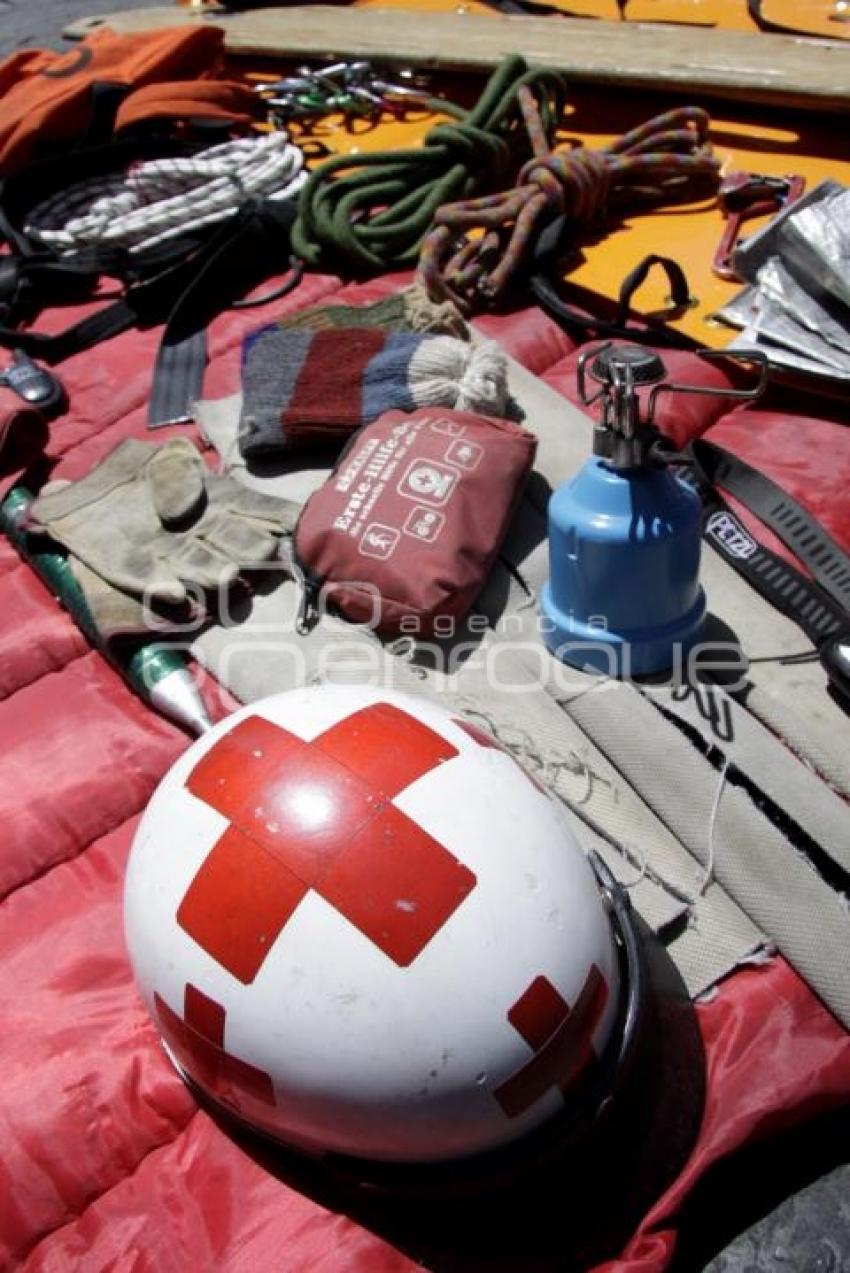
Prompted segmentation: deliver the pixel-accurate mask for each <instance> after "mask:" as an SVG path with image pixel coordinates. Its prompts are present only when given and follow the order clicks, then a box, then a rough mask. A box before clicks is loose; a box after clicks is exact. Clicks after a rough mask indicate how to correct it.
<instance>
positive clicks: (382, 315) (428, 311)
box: [278, 283, 469, 340]
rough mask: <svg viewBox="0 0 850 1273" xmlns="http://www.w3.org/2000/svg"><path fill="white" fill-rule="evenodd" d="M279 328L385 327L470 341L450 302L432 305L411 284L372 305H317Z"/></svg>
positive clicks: (419, 287) (417, 286)
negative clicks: (440, 334) (438, 333)
mask: <svg viewBox="0 0 850 1273" xmlns="http://www.w3.org/2000/svg"><path fill="white" fill-rule="evenodd" d="M278 326H280V327H297V328H304V327H309V328H311V329H312V330H318V329H319V328H322V327H386V328H388V329H389V330H391V331H415V332H426V331H432V332H443V333H445V334H446V335H450V336H457V337H458V339H459V340H468V339H469V328H468V327H467V325H466V323H465V322H464V321H463V318H462V316H461V313H460V310H458V309H457V308H456V307H455V306H454V305H453V304H452V302H451V301H442V302H440V303H437V302H435V301H432V300H431V299H430V298H429V296H428V293H427V291H426V290H425V288H424V286H423V285H422V284H421V283H411V284H410V286H409V287H404V288H402V289H401V291H399V292H393V294H392V295H391V296H385V297H383V299H382V300H379V301H374V302H373V303H372V304H371V305H317V306H315V307H314V308H313V309H307V310H303V311H302V312H301V313H298V314H293V315H289V316H287V317H286V318H282V319H280V320H279V322H278Z"/></svg>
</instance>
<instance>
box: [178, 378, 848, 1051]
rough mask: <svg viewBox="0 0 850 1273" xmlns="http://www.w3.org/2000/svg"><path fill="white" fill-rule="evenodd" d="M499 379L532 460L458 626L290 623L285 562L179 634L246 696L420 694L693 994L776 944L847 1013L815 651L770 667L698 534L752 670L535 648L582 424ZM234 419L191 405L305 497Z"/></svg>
mask: <svg viewBox="0 0 850 1273" xmlns="http://www.w3.org/2000/svg"><path fill="white" fill-rule="evenodd" d="M509 378H510V388H511V392H512V394H513V395H514V397H515V398H516V400H517V401H518V403H519V404H520V405H521V407H522V408H523V410H524V412H525V415H526V421H525V423H526V424H527V426H528V427H530V428H532V429H533V430H534V431H535V432H536V434H537V436H538V438H539V450H538V457H537V465H536V470H535V473H534V474H533V475H532V478H531V480H530V482H529V485H528V488H527V491H526V495H525V498H524V499H523V501H522V504H521V506H520V509H519V511H518V514H517V516H516V518H515V520H514V523H513V526H512V529H511V531H510V533H509V536H508V538H507V540H506V542H505V544H504V546H503V549H502V553H501V555H500V558H499V560H498V561H497V563H496V566H495V567H494V569H493V570H492V572H491V574H490V576H489V578H488V581H487V585H486V587H485V589H484V591H483V593H482V594H481V596H480V597H479V599H478V602H477V604H476V607H475V610H474V611H473V613H472V614H471V615H470V616H468V618H467V620H466V622H465V623H464V624H462V625H461V627H460V629H459V630H458V631H456V632H454V633H453V634H452V635H451V637H447V638H446V639H444V640H441V641H440V640H438V641H433V642H431V643H427V644H421V643H420V644H414V643H412V642H411V641H408V640H401V641H397V642H395V643H394V644H391V645H387V644H383V643H381V642H380V641H379V640H378V639H377V638H376V637H375V636H374V634H373V633H372V632H370V631H369V630H367V629H364V628H356V627H353V626H352V625H350V624H346V623H344V622H342V621H341V620H339V619H337V618H334V617H333V616H330V615H325V616H323V618H322V619H321V621H320V623H319V624H318V625H317V626H316V627H315V628H314V629H313V630H312V631H311V632H310V633H309V634H308V635H306V636H301V635H298V634H297V633H296V631H295V618H296V614H297V610H298V606H299V603H300V586H299V584H298V582H297V581H296V580H295V579H294V578H292V577H291V576H290V575H289V574H288V573H286V568H285V566H284V567H283V569H282V570H281V571H276V572H274V573H272V572H270V576H269V580H268V583H267V585H266V586H261V587H259V588H258V590H257V593H256V594H255V595H254V597H253V598H252V599H251V601H250V602H246V603H244V605H243V607H242V608H241V609H240V610H238V611H237V612H236V613H234V614H233V615H232V616H231V618H230V621H229V622H228V623H227V624H224V625H219V626H216V627H214V628H211V629H209V630H208V631H206V632H204V633H203V634H202V635H201V636H199V637H198V638H197V639H196V640H195V642H194V644H193V647H192V648H193V652H194V654H195V655H196V657H197V658H198V660H199V661H200V662H201V663H202V664H204V665H205V666H207V667H208V668H209V669H210V670H211V671H212V672H214V673H215V675H216V676H217V677H218V678H219V679H220V680H222V681H223V682H224V683H225V684H226V685H227V686H228V687H229V689H230V690H231V691H232V692H233V693H234V694H235V695H236V697H237V698H239V699H241V700H242V701H245V702H249V701H252V700H255V699H257V698H259V697H262V696H263V695H266V694H269V693H272V692H275V691H278V690H283V689H287V688H291V687H293V686H295V685H297V684H301V683H344V682H352V681H369V682H371V683H374V684H383V685H387V686H389V687H392V688H395V689H399V690H402V691H407V692H411V693H414V694H425V695H428V696H433V697H436V698H438V699H439V700H440V701H442V702H443V703H446V704H448V705H449V706H451V708H452V709H453V710H457V711H460V712H462V713H464V714H466V715H467V716H469V717H470V718H471V719H473V720H475V721H477V722H478V723H479V724H481V725H482V726H484V727H485V728H487V729H489V730H490V731H491V732H492V733H493V734H494V735H495V736H496V737H497V738H498V739H499V740H500V741H501V742H502V743H503V744H504V745H505V746H506V747H508V748H509V749H510V750H511V751H512V752H513V754H514V755H515V756H516V758H517V759H518V760H519V761H520V762H521V763H522V764H523V765H525V766H526V767H527V768H528V769H529V770H531V771H532V772H534V773H536V774H537V775H539V777H540V778H542V779H543V781H544V782H545V783H547V784H548V785H549V787H550V789H551V790H552V791H553V792H554V793H555V794H556V795H557V796H558V797H559V798H560V799H561V800H562V801H563V802H564V805H565V807H566V809H567V811H568V813H569V816H570V819H571V821H572V823H573V826H574V828H575V831H576V834H577V837H578V839H579V841H580V842H581V844H582V845H583V846H584V847H585V848H586V849H591V848H593V849H596V850H597V851H598V852H599V853H600V854H601V855H602V856H603V858H604V859H605V861H606V862H607V863H608V865H609V866H610V868H611V869H612V871H613V872H614V874H615V875H616V876H617V878H618V879H619V880H621V882H622V883H623V884H624V886H625V887H626V888H628V889H629V891H630V894H631V897H632V900H633V903H634V906H635V908H636V909H637V910H638V911H639V912H640V914H641V915H642V916H643V918H644V919H645V920H646V921H647V923H648V924H649V925H650V926H651V927H652V928H653V929H654V930H655V932H656V933H657V934H658V936H659V937H660V938H661V940H663V941H664V942H665V944H666V945H667V947H668V949H669V951H670V953H671V955H672V956H673V958H674V959H675V961H676V963H677V964H678V966H679V969H680V971H681V973H682V975H683V977H684V979H685V981H686V984H687V985H688V987H689V989H690V990H691V992H692V993H693V994H694V995H698V994H700V993H704V992H707V991H708V990H710V988H711V987H712V986H713V985H714V984H715V983H716V982H717V981H718V980H719V979H720V978H721V977H723V976H724V975H725V974H726V973H727V972H729V971H730V970H731V969H732V968H734V967H735V966H736V965H738V964H741V963H743V962H746V961H748V960H752V959H762V958H767V957H769V955H770V952H771V951H772V950H773V949H774V947H775V948H778V949H779V950H781V951H782V953H783V954H784V955H785V956H786V957H787V958H788V959H789V961H790V962H791V963H792V964H794V966H795V967H796V968H797V969H798V970H799V971H800V972H801V974H802V975H803V976H804V977H805V978H806V979H807V980H808V982H809V983H810V985H811V986H812V987H813V988H814V989H815V990H816V991H817V992H818V993H819V994H820V995H821V996H822V997H823V999H824V1000H825V1001H826V1002H827V1003H828V1004H829V1005H830V1007H831V1008H832V1009H833V1011H834V1012H835V1013H836V1014H837V1015H838V1016H839V1017H840V1019H841V1020H842V1021H843V1022H844V1024H845V1025H848V1026H850V978H848V977H847V974H846V969H847V967H848V966H850V909H848V906H847V903H846V900H845V899H844V897H843V896H842V895H841V894H840V892H839V891H838V890H837V889H836V887H834V886H833V885H834V879H835V877H840V876H841V874H842V872H848V871H850V817H848V814H847V807H846V804H845V802H844V799H843V798H842V796H846V797H850V721H848V719H847V717H846V716H845V715H844V714H843V712H842V711H841V710H840V709H839V708H838V707H837V706H836V705H835V704H834V703H832V701H831V700H830V699H829V698H828V696H827V695H826V693H825V686H826V678H825V675H824V673H823V670H822V669H821V668H820V665H819V664H793V665H784V664H782V663H781V662H780V661H779V660H780V658H781V657H782V656H783V655H791V654H794V653H797V652H798V651H799V650H800V647H801V639H800V634H799V631H798V629H797V628H796V626H795V625H794V624H792V623H791V622H790V621H788V620H785V619H784V618H783V617H782V616H781V615H778V614H777V613H776V612H775V611H774V610H773V609H772V608H771V607H770V606H769V605H768V604H767V603H766V602H764V601H762V600H761V598H759V597H758V595H757V594H756V593H754V592H753V591H752V589H750V588H749V587H748V585H747V584H746V583H745V582H744V581H743V580H742V579H741V578H740V577H739V576H737V575H736V574H735V573H734V572H733V571H732V570H731V569H730V568H729V567H728V566H727V565H726V564H725V562H723V561H722V559H721V558H719V557H718V556H717V555H716V554H715V553H714V552H713V551H712V550H711V549H710V548H708V547H705V548H704V554H703V582H704V585H705V588H706V591H707V594H708V599H709V608H710V611H711V612H712V614H713V616H715V618H714V619H713V620H712V623H713V624H714V628H715V629H716V631H717V632H719V633H721V636H722V637H723V638H724V639H725V643H726V647H727V650H728V645H729V641H730V639H731V641H732V642H733V643H734V638H735V637H736V636H737V638H739V640H740V643H741V645H742V646H743V649H744V650H745V652H746V654H747V655H748V656H749V657H750V658H751V659H753V660H756V659H765V658H768V659H770V661H769V662H752V663H751V664H750V667H749V670H748V671H747V672H746V673H745V674H744V675H742V676H741V675H739V677H738V683H737V684H733V685H732V686H731V687H729V686H727V687H725V688H724V685H723V684H721V681H722V679H723V674H722V673H721V672H718V675H717V677H716V678H713V679H711V680H708V681H704V682H697V683H695V684H694V685H693V686H690V685H688V684H687V682H686V680H685V679H683V678H682V677H678V678H675V677H674V678H673V679H669V680H666V681H664V682H663V683H661V682H659V683H653V684H645V683H644V684H641V685H640V686H638V685H635V684H629V683H621V682H618V681H614V680H611V679H608V678H601V677H596V676H590V675H588V674H585V673H582V672H579V671H577V670H575V669H574V668H571V667H568V666H566V665H565V664H562V663H560V662H559V661H558V660H556V659H554V658H553V657H552V656H551V655H550V654H549V653H548V652H547V650H546V649H545V646H544V644H543V641H542V639H541V635H540V628H539V616H538V609H537V596H538V594H539V591H540V589H541V587H542V584H543V582H544V581H545V578H546V575H547V572H548V550H547V543H546V504H547V500H548V496H549V493H550V491H551V489H553V488H555V487H556V486H558V485H559V484H560V483H561V482H563V481H564V480H565V479H567V478H568V477H569V476H570V475H571V474H572V473H574V472H575V471H576V470H577V469H578V468H579V467H580V465H581V464H582V463H583V462H584V460H585V459H586V458H587V456H588V454H589V452H590V447H591V427H592V425H591V421H590V420H589V419H588V418H587V417H586V416H585V415H584V414H583V413H581V412H580V411H579V410H578V409H577V408H575V407H573V406H572V405H571V404H570V403H569V402H567V401H566V400H565V399H564V398H562V397H561V396H560V395H559V394H557V393H556V392H555V391H554V390H552V389H550V388H549V387H548V386H547V385H545V384H544V383H543V382H542V381H540V380H538V379H537V378H536V377H535V376H533V375H532V374H531V373H530V372H528V371H526V370H525V369H524V368H522V367H521V366H519V364H517V363H515V362H513V361H510V360H509ZM238 411H239V403H238V395H237V399H231V400H224V401H222V402H220V403H216V404H203V403H202V404H198V411H197V417H198V420H199V423H200V425H201V428H202V430H203V431H204V432H205V433H206V435H207V437H208V439H209V440H210V441H211V442H212V443H213V444H214V445H215V447H216V449H217V450H218V451H219V454H220V455H221V456H222V457H223V458H224V461H225V463H226V464H227V465H228V466H235V467H234V469H233V471H234V473H235V474H236V475H238V476H241V477H242V478H243V480H246V481H248V482H249V483H251V484H257V483H259V484H261V486H262V489H264V490H267V491H270V492H272V493H278V494H284V495H286V496H287V497H288V498H304V496H305V495H306V494H308V493H309V490H311V489H313V488H314V487H315V486H316V485H317V484H318V482H320V481H321V480H322V477H323V476H324V471H323V470H322V469H321V468H320V467H315V468H313V469H309V468H307V469H304V468H300V469H298V470H297V471H295V470H291V471H278V472H277V473H275V474H274V475H271V474H265V475H258V474H257V473H256V472H254V473H248V472H247V471H246V470H244V467H242V462H241V459H240V457H239V456H238V453H237V452H236V450H235V447H234V445H233V442H234V437H235V429H236V423H237V421H238ZM296 573H297V572H296ZM721 620H722V623H723V624H725V625H727V628H725V629H724V628H721V626H720V622H719V621H721ZM728 629H731V631H732V633H733V636H732V637H731V638H729V634H728ZM710 630H711V629H710ZM712 639H714V638H713V637H712ZM717 640H718V642H719V644H718V655H719V656H720V655H722V654H724V651H723V650H722V649H721V648H720V646H721V644H722V643H723V642H722V641H721V639H720V637H718V638H717ZM719 662H722V659H720V658H719Z"/></svg>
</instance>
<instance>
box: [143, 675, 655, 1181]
mask: <svg viewBox="0 0 850 1273" xmlns="http://www.w3.org/2000/svg"><path fill="white" fill-rule="evenodd" d="M126 932H127V943H128V948H129V951H130V957H131V960H132V964H133V968H134V971H135V975H136V978H137V980H138V983H139V986H140V988H141V991H142V994H143V996H144V998H145V1000H146V1002H147V1005H148V1008H149V1009H150V1011H151V1014H152V1015H153V1017H154V1020H155V1021H156V1023H157V1025H158V1028H159V1030H160V1032H161V1034H162V1037H163V1040H164V1043H165V1045H166V1048H167V1050H168V1053H169V1055H170V1057H171V1059H172V1060H173V1061H174V1063H175V1065H176V1066H177V1068H178V1069H179V1070H180V1071H181V1073H182V1074H183V1075H184V1076H185V1077H186V1078H187V1079H188V1080H189V1081H190V1082H191V1083H192V1084H193V1085H194V1086H195V1087H196V1088H197V1089H198V1090H199V1091H200V1092H201V1093H203V1094H204V1095H205V1096H207V1097H208V1098H210V1099H212V1100H213V1101H214V1102H216V1103H217V1104H218V1105H220V1106H223V1107H225V1108H226V1109H227V1110H228V1111H230V1112H231V1113H233V1114H235V1115H237V1117H239V1118H240V1119H241V1120H243V1121H244V1122H246V1123H248V1124H249V1125H251V1126H253V1127H254V1128H256V1129H258V1130H260V1131H262V1132H264V1133H266V1134H268V1135H270V1136H272V1137H274V1138H276V1139H277V1140H279V1141H282V1142H284V1143H285V1144H287V1145H289V1146H291V1147H294V1148H296V1149H299V1148H300V1149H303V1150H306V1151H308V1152H310V1153H316V1152H320V1153H324V1154H334V1155H345V1156H348V1157H352V1156H353V1157H355V1158H357V1159H359V1160H370V1161H373V1162H385V1163H394V1164H401V1163H420V1164H421V1163H432V1164H433V1163H446V1162H450V1161H453V1160H457V1159H467V1158H469V1156H470V1155H483V1154H486V1153H491V1152H492V1151H499V1150H502V1149H504V1148H505V1147H506V1146H512V1145H515V1143H516V1142H519V1141H521V1140H523V1138H526V1137H529V1136H533V1135H534V1134H536V1129H540V1128H542V1127H543V1126H544V1125H548V1124H550V1123H552V1122H553V1120H555V1121H557V1120H560V1119H563V1118H567V1117H570V1118H571V1117H573V1116H574V1115H575V1113H576V1111H577V1109H579V1108H582V1110H583V1111H586V1109H587V1106H588V1102H590V1105H591V1107H593V1108H596V1107H599V1106H601V1105H604V1104H605V1101H606V1100H607V1096H608V1094H609V1091H610V1087H611V1082H612V1074H613V1073H614V1072H615V1071H616V1069H617V1067H618V1066H619V1065H620V1064H621V1062H622V1060H623V1056H624V1053H625V1052H626V1051H627V1049H628V1046H629V1035H630V1031H631V1029H632V1026H633V1018H634V1016H635V1004H636V999H635V997H636V994H637V989H638V984H637V983H638V982H639V981H640V976H639V971H638V962H639V961H638V960H637V956H636V954H635V945H636V942H635V938H634V933H633V931H632V929H631V926H630V922H629V920H628V914H627V907H626V906H625V905H624V904H623V901H622V897H621V896H620V894H619V892H618V890H617V889H616V886H614V885H613V881H611V879H610V877H608V878H605V879H603V880H602V881H601V884H600V880H599V878H598V877H597V875H595V873H594V869H593V866H592V864H591V863H589V862H588V860H587V859H586V858H585V856H584V855H583V854H582V853H581V852H580V851H579V849H578V847H577V845H576V844H575V841H574V840H573V838H572V835H571V833H570V831H569V828H568V825H567V823H566V821H565V818H564V814H563V811H562V809H561V806H560V805H559V804H558V802H557V801H556V800H554V799H553V798H551V797H550V796H549V795H547V793H546V792H545V791H544V790H543V789H542V788H541V787H540V786H539V785H538V784H536V783H535V782H534V781H533V780H532V779H531V778H530V777H529V776H528V775H527V774H526V773H525V772H524V770H523V769H522V768H520V766H519V765H518V764H517V763H516V761H515V760H514V759H513V758H512V757H511V756H510V755H509V754H508V753H507V752H505V751H504V750H502V748H501V747H500V746H499V745H498V744H497V743H496V742H495V741H494V739H493V738H492V737H491V736H490V735H489V734H487V733H485V732H484V731H482V730H481V729H480V728H478V727H477V726H476V725H473V724H471V723H470V722H469V721H467V720H465V719H463V718H461V717H459V716H457V715H453V714H451V713H450V712H448V711H446V710H444V708H442V707H441V706H437V705H434V704H433V703H431V702H429V701H426V700H418V699H413V698H410V697H407V696H403V695H400V694H396V693H391V692H388V691H384V690H379V689H373V688H369V687H361V686H346V687H338V686H337V687H327V686H326V687H312V688H305V689H299V690H293V691H291V692H289V693H286V694H279V695H276V696H274V697H271V698H268V699H265V700H263V701H261V702H258V703H255V704H253V705H251V706H250V707H246V708H244V709H243V710H241V711H239V712H237V713H236V714H235V715H233V716H231V717H230V718H228V719H227V720H226V721H224V722H223V723H222V724H220V725H219V726H217V727H216V728H215V729H214V730H212V731H211V732H210V733H209V734H207V735H206V736H204V737H203V738H202V739H200V740H199V741H198V742H196V743H195V744H194V746H192V747H191V748H190V749H189V750H188V751H187V752H186V753H185V754H184V755H183V756H182V757H181V758H180V759H179V760H178V761H177V763H176V764H175V765H174V766H173V768H172V769H171V771H170V772H169V773H168V774H167V775H166V777H165V778H164V780H163V781H162V783H161V784H160V786H159V788H158V790H157V791H156V793H155V795H154V797H153V799H152V800H151V802H150V805H149V807H148V809H147V811H146V813H145V816H144V818H143V820H142V822H141V825H140V827H139V830H138V833H137V835H136V839H135V842H134V844H133V848H132V852H131V856H130V862H129V866H128V871H127V881H126ZM582 1116H583V1117H584V1113H583V1115H582Z"/></svg>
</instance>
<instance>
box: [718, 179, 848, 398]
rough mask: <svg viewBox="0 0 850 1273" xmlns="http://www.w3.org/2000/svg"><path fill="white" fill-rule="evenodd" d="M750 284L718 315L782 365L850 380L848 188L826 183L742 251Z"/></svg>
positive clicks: (743, 342)
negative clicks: (738, 328)
mask: <svg viewBox="0 0 850 1273" xmlns="http://www.w3.org/2000/svg"><path fill="white" fill-rule="evenodd" d="M734 263H735V267H736V269H737V270H738V272H739V273H740V274H741V276H742V277H743V278H746V279H748V280H749V282H750V286H748V287H746V288H745V289H744V290H743V291H742V292H740V293H739V294H738V295H737V296H736V297H734V298H733V299H732V301H730V302H729V304H727V305H726V306H724V307H723V309H721V310H719V311H718V313H717V317H718V318H719V319H721V320H722V321H723V322H726V323H728V324H730V325H731V326H733V327H740V328H741V329H742V332H741V335H740V336H738V337H736V339H735V340H734V341H733V342H732V343H731V344H730V345H729V348H730V349H752V348H754V347H755V348H757V349H761V350H763V352H764V353H765V354H766V355H767V357H768V359H769V361H770V362H771V363H772V364H773V365H774V366H776V367H780V368H784V369H786V370H789V371H796V372H803V373H805V374H807V375H810V376H815V377H817V378H820V379H822V380H828V381H832V382H835V383H837V384H847V383H850V190H847V189H845V188H844V187H843V186H840V185H839V184H838V183H837V182H834V181H829V182H823V183H821V185H820V186H818V187H816V188H815V190H813V191H811V192H810V194H809V195H807V196H806V197H805V198H804V199H802V200H800V201H799V202H798V203H795V204H792V205H791V206H790V208H789V209H788V210H787V212H785V213H782V214H780V216H779V217H777V218H776V219H775V220H774V221H773V222H772V223H771V224H770V225H769V226H767V227H766V229H764V230H762V231H760V232H759V233H757V234H755V235H753V236H752V237H751V238H750V239H747V240H745V242H744V243H743V244H742V246H741V247H739V249H738V250H737V251H736V253H735V258H734Z"/></svg>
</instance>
